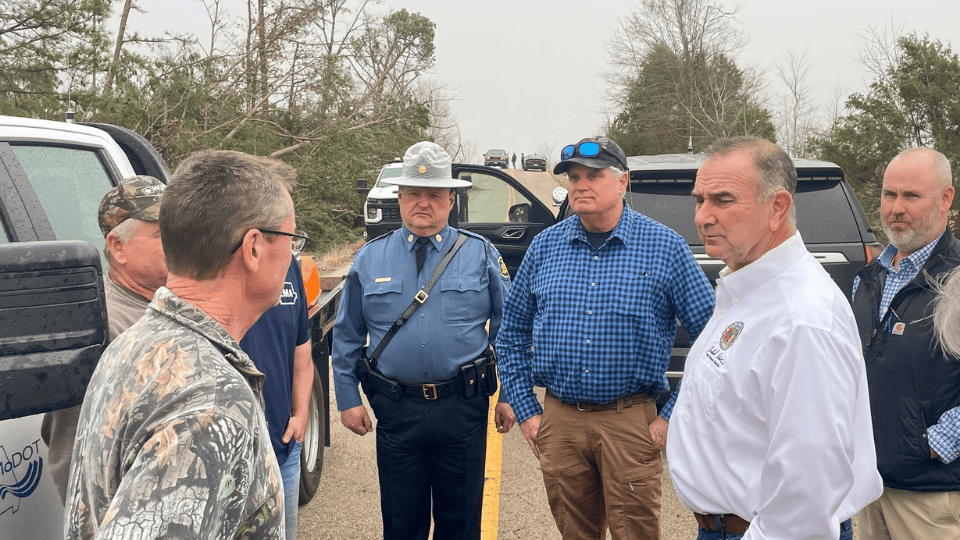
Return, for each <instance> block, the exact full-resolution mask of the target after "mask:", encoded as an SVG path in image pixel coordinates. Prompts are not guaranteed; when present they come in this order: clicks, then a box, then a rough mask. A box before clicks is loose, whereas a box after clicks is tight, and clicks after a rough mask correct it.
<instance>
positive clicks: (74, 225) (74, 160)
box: [12, 145, 113, 249]
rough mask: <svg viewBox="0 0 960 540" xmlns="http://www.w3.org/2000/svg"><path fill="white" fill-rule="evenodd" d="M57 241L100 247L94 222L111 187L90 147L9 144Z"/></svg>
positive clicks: (100, 237) (100, 239)
mask: <svg viewBox="0 0 960 540" xmlns="http://www.w3.org/2000/svg"><path fill="white" fill-rule="evenodd" d="M12 148H13V152H14V154H16V156H17V159H18V160H19V161H20V165H21V166H22V167H23V170H24V171H25V172H26V173H27V178H28V179H29V180H30V184H31V185H32V186H33V189H34V191H35V192H36V193H37V198H39V199H40V204H41V205H42V206H43V210H44V212H46V214H47V219H48V220H49V221H50V226H51V227H53V232H54V234H56V236H57V239H58V240H83V241H85V242H89V243H90V244H91V245H93V246H94V247H95V248H97V249H103V244H104V241H103V234H101V233H100V226H99V225H98V223H97V208H98V207H99V206H100V199H102V198H103V195H104V194H105V193H106V192H107V191H108V190H109V189H110V188H111V187H113V184H112V182H111V181H110V175H109V174H108V172H107V170H106V169H105V168H104V166H103V163H102V162H101V161H100V158H99V157H98V156H97V153H96V152H95V151H92V150H84V149H80V148H67V147H57V146H28V145H12Z"/></svg>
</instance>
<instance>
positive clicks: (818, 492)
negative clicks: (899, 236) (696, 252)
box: [667, 137, 881, 540]
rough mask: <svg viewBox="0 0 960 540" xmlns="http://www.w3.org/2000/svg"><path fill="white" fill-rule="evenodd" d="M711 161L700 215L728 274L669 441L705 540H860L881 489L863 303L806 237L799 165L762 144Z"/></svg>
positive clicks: (678, 484)
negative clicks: (857, 527) (856, 529)
mask: <svg viewBox="0 0 960 540" xmlns="http://www.w3.org/2000/svg"><path fill="white" fill-rule="evenodd" d="M705 154H706V156H707V159H706V161H705V162H704V163H703V165H701V166H700V170H699V171H697V179H696V184H695V185H694V188H693V198H694V200H695V201H696V214H695V218H694V219H695V221H696V225H697V232H698V233H699V235H700V240H701V241H702V242H703V245H704V248H705V250H706V252H707V255H709V256H711V257H715V258H718V259H721V260H722V261H723V262H724V264H726V267H725V268H724V269H723V270H722V271H721V272H720V278H719V279H718V280H717V290H716V298H717V306H716V309H715V310H714V312H713V316H712V317H711V318H710V321H709V322H707V325H706V326H705V327H704V328H703V331H702V332H701V333H700V336H699V337H698V338H697V340H696V342H695V343H694V344H693V346H692V347H691V349H690V353H689V354H688V355H687V360H686V363H685V364H684V366H685V367H684V373H683V383H682V386H681V389H680V397H679V399H677V407H676V409H675V410H674V412H673V420H671V422H670V430H669V432H668V433H667V459H668V460H669V462H670V478H671V479H672V480H673V485H674V489H675V490H676V492H677V497H678V498H679V499H680V502H681V503H682V504H683V505H684V506H685V507H686V508H688V509H689V510H692V511H693V512H694V515H695V517H696V520H697V524H698V525H699V527H700V529H699V534H698V536H697V538H698V540H721V539H722V540H735V539H739V538H809V539H815V538H816V539H821V540H835V539H837V538H840V539H843V540H852V538H853V524H852V521H851V519H850V518H852V517H853V516H854V514H856V513H857V512H858V511H859V510H860V509H861V508H863V507H864V506H865V505H866V504H867V503H869V502H870V501H872V500H874V499H876V498H877V497H878V496H879V495H880V490H881V485H880V476H879V475H878V474H877V470H876V457H875V454H874V452H873V436H872V433H871V430H870V407H869V397H868V395H867V377H866V369H865V368H864V364H863V356H862V355H861V353H860V345H859V339H858V337H857V327H856V322H855V321H854V318H853V313H852V312H851V310H850V304H849V302H847V299H846V296H845V294H844V293H843V292H842V291H840V289H839V288H838V287H837V285H836V284H835V283H834V282H833V280H832V279H831V278H830V275H829V274H827V272H826V271H825V270H824V269H823V266H821V265H820V263H818V262H817V260H816V259H814V258H813V256H812V255H811V254H810V253H809V252H808V251H807V248H806V246H805V245H804V243H803V239H802V238H801V237H800V233H798V232H797V230H796V209H795V207H794V205H793V194H794V192H795V190H796V185H797V171H796V169H795V168H794V164H793V160H791V159H790V157H789V156H788V155H787V154H786V153H785V152H784V151H783V150H781V149H780V148H779V147H778V146H776V145H775V144H773V143H771V142H769V141H766V140H763V139H760V138H756V137H736V138H732V139H721V140H719V141H717V142H716V143H714V144H713V145H712V146H710V147H709V148H708V149H707V150H706V152H705Z"/></svg>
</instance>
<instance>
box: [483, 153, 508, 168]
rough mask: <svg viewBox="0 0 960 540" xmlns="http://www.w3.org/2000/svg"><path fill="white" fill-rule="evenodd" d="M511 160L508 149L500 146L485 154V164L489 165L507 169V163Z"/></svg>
mask: <svg viewBox="0 0 960 540" xmlns="http://www.w3.org/2000/svg"><path fill="white" fill-rule="evenodd" d="M509 160H510V156H509V155H508V154H507V151H506V150H501V149H499V148H494V149H491V150H487V153H486V154H484V155H483V164H484V165H485V166H487V167H500V168H501V169H506V168H507V166H508V165H509V164H508V163H507V162H508V161H509Z"/></svg>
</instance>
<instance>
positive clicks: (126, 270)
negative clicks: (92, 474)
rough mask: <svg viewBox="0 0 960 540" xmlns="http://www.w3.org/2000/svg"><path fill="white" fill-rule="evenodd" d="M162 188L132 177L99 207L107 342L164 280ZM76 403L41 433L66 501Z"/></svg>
mask: <svg viewBox="0 0 960 540" xmlns="http://www.w3.org/2000/svg"><path fill="white" fill-rule="evenodd" d="M164 187H166V186H165V184H164V183H163V182H161V181H159V180H157V179H156V178H154V177H152V176H135V177H133V178H129V179H127V180H124V181H123V182H121V183H120V185H119V186H117V187H115V188H113V189H111V190H110V191H108V192H107V193H106V194H105V195H104V196H103V199H101V201H100V206H99V208H98V209H97V221H98V222H99V224H100V232H102V233H103V237H104V239H105V240H106V243H105V245H104V246H103V256H104V258H105V259H106V260H107V262H108V263H109V265H110V267H109V269H108V270H107V279H104V280H103V289H104V293H105V294H106V299H107V331H108V333H109V337H110V341H113V340H114V339H116V338H117V336H119V335H120V334H121V333H122V332H123V331H124V330H126V329H127V328H129V327H130V326H132V325H133V323H135V322H137V321H138V320H140V317H143V314H144V313H145V312H146V311H147V305H148V304H149V303H150V300H152V299H153V293H155V292H156V291H157V289H159V288H160V287H161V286H163V284H164V283H166V281H167V265H166V263H165V262H164V258H163V245H162V244H161V243H160V225H158V224H157V220H158V219H160V196H161V195H162V194H163V188H164ZM79 417H80V405H77V406H75V407H70V408H67V409H61V410H59V411H53V412H50V413H47V414H45V415H44V417H43V425H42V426H41V428H40V434H41V437H42V438H43V442H45V443H46V444H47V446H48V447H49V450H48V452H47V467H48V469H49V470H50V477H51V478H52V479H53V483H54V484H56V486H57V491H59V492H60V501H61V502H63V503H66V499H67V483H68V482H69V481H70V459H71V457H72V454H73V444H74V442H75V441H76V439H77V421H78V419H79Z"/></svg>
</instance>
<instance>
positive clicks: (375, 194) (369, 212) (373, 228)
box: [360, 159, 403, 240]
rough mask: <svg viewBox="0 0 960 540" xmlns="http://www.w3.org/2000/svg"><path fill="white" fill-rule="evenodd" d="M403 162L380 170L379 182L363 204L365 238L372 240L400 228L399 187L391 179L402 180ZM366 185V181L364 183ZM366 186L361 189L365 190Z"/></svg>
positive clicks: (396, 162) (391, 164)
mask: <svg viewBox="0 0 960 540" xmlns="http://www.w3.org/2000/svg"><path fill="white" fill-rule="evenodd" d="M402 173H403V162H402V161H401V160H399V159H397V160H394V161H393V162H392V163H387V164H386V165H384V166H383V168H382V169H380V175H379V176H377V181H376V182H375V183H374V184H373V186H372V187H371V188H370V191H368V192H367V200H366V202H364V203H363V223H364V231H363V234H364V237H365V238H366V239H367V240H372V239H374V238H376V237H378V236H380V235H382V234H384V233H388V232H390V231H392V230H394V229H399V228H400V204H399V203H398V202H397V189H398V188H397V186H396V185H394V184H391V183H390V179H391V178H400V175H401V174H402ZM364 183H366V181H364ZM365 188H366V186H364V187H363V188H360V189H365Z"/></svg>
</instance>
